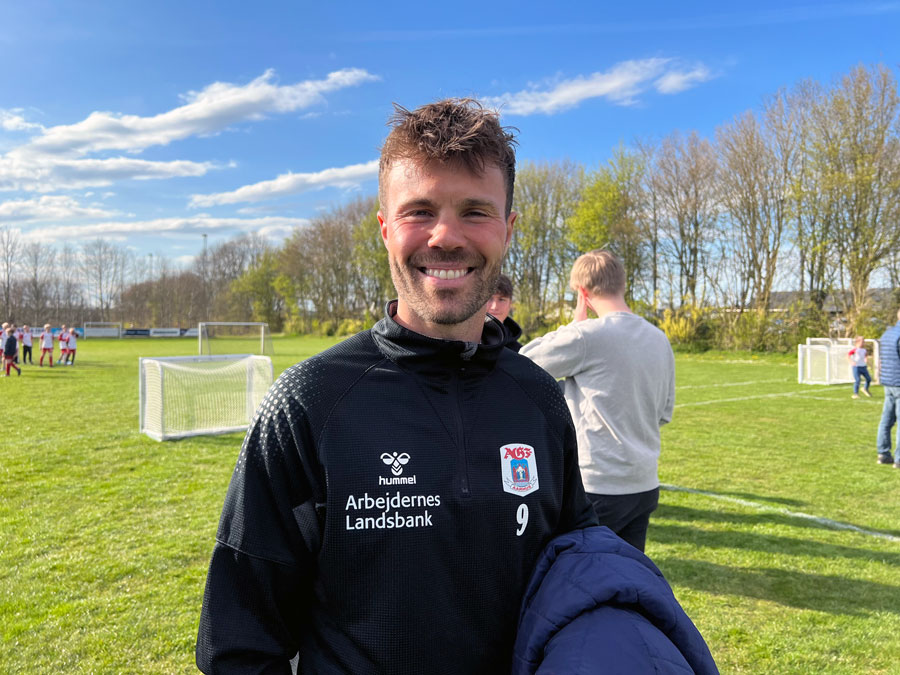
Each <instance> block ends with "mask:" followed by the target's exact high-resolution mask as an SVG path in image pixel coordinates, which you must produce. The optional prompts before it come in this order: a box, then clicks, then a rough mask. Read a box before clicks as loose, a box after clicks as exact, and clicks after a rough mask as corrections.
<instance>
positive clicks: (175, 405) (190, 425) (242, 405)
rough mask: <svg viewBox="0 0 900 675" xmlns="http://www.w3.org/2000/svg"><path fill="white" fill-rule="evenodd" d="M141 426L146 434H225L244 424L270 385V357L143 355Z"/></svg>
mask: <svg viewBox="0 0 900 675" xmlns="http://www.w3.org/2000/svg"><path fill="white" fill-rule="evenodd" d="M138 369H139V371H140V383H139V389H140V428H141V433H145V434H147V435H148V436H150V438H155V439H156V440H158V441H164V440H168V439H172V438H185V437H187V436H200V435H211V434H228V433H232V432H235V431H242V430H244V429H246V428H247V426H248V425H249V423H250V420H251V419H252V417H253V414H254V413H255V412H256V408H257V407H258V406H259V404H260V402H261V401H262V399H263V397H264V396H265V394H266V391H268V389H269V387H270V386H272V380H273V372H272V360H271V359H270V358H269V357H268V356H256V355H253V354H226V355H215V356H170V357H158V358H151V357H144V358H140V359H139V360H138Z"/></svg>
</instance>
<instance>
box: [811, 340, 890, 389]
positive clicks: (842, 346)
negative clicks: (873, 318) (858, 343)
mask: <svg viewBox="0 0 900 675" xmlns="http://www.w3.org/2000/svg"><path fill="white" fill-rule="evenodd" d="M863 345H864V346H865V348H866V350H867V351H868V353H869V355H870V356H871V358H870V360H869V364H870V366H871V367H870V374H871V375H872V380H873V381H874V382H876V383H878V382H879V377H878V376H879V361H878V359H879V352H878V349H879V344H878V340H870V339H866V340H864V341H863ZM851 349H853V344H852V341H851V340H849V339H848V338H838V339H835V340H832V339H830V338H807V340H806V344H805V345H797V382H799V383H800V384H850V383H852V382H853V369H852V366H851V364H850V360H849V358H848V355H849V353H850V350H851Z"/></svg>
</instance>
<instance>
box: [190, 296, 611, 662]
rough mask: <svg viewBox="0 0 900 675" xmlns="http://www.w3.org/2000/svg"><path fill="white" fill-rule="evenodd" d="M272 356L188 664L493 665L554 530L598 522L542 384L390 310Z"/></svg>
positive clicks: (540, 374) (501, 354)
mask: <svg viewBox="0 0 900 675" xmlns="http://www.w3.org/2000/svg"><path fill="white" fill-rule="evenodd" d="M394 307H395V305H393V304H391V305H389V311H388V316H386V317H385V318H384V319H382V320H381V321H380V322H379V323H378V324H377V325H376V326H375V327H374V328H372V330H371V331H366V332H363V333H360V334H358V335H356V336H354V337H352V338H349V339H348V340H346V341H344V342H342V343H340V344H338V345H335V346H334V347H332V348H331V349H329V350H327V351H325V352H323V353H322V354H319V355H318V356H315V357H313V358H311V359H309V360H307V361H304V362H303V363H300V364H298V365H296V366H293V367H291V368H289V369H288V370H286V371H285V372H284V373H283V374H282V375H281V376H280V377H279V378H278V381H277V382H276V383H275V384H274V385H273V387H272V388H271V390H270V391H269V393H268V395H267V396H266V398H265V400H264V401H263V403H262V405H261V406H260V409H259V411H258V412H257V415H256V418H255V419H254V421H253V423H252V424H251V427H250V430H249V432H248V434H247V437H246V439H245V441H244V445H243V448H242V449H241V453H240V456H239V458H238V461H237V466H236V467H235V471H234V475H233V477H232V480H231V485H230V487H229V490H228V495H227V497H226V501H225V506H224V509H223V511H222V518H221V522H220V524H219V531H218V535H217V537H216V539H217V543H216V546H215V549H214V552H213V556H212V561H211V563H210V569H209V575H208V578H207V585H206V594H205V597H204V601H203V612H202V616H201V620H200V631H199V637H198V641H197V664H198V666H199V667H200V668H201V670H204V671H205V672H251V671H252V672H266V673H269V672H272V673H274V672H285V673H287V672H289V670H288V669H287V668H288V665H287V664H288V659H289V658H290V657H291V656H293V655H294V654H295V653H296V652H297V651H298V650H299V652H300V672H301V673H307V672H308V673H317V674H318V673H332V672H352V673H430V674H432V673H433V674H439V673H500V672H508V671H509V667H510V660H511V651H512V645H513V641H514V637H515V631H516V622H517V618H518V614H519V606H520V602H521V596H522V592H523V589H524V587H525V584H526V583H527V581H528V578H529V575H530V574H531V571H532V568H533V566H534V563H535V561H536V559H537V557H538V555H539V554H540V552H541V550H542V549H543V548H544V545H545V544H546V543H547V542H548V541H549V540H550V539H551V538H553V537H554V536H556V535H558V534H561V533H564V532H568V531H570V530H572V529H576V528H580V527H586V526H588V525H592V524H595V523H596V520H595V517H594V514H593V510H592V508H591V506H590V504H589V502H588V501H587V500H586V498H585V496H584V491H583V488H582V486H581V475H580V473H579V470H578V462H577V453H576V448H575V433H574V429H573V427H572V423H571V420H570V417H569V413H568V409H567V408H566V404H565V401H564V399H563V397H562V395H561V393H560V391H559V387H558V386H557V384H556V382H555V381H554V380H553V378H551V377H550V376H549V375H547V373H545V372H544V371H543V370H541V369H540V368H538V367H537V366H536V365H534V364H533V363H532V362H531V361H529V360H528V359H526V358H524V357H520V356H518V355H517V354H515V353H513V352H512V351H510V350H508V349H504V347H503V337H502V336H503V335H504V331H503V330H502V328H501V325H500V323H499V322H498V321H496V320H494V319H491V320H489V321H488V322H486V323H485V330H484V334H483V336H482V343H481V344H471V343H464V342H456V341H445V340H436V339H432V338H428V337H425V336H422V335H419V334H417V333H414V332H412V331H409V330H407V329H405V328H403V327H402V326H400V325H399V324H397V323H396V322H395V321H394V320H393V318H391V314H392V313H393V309H394Z"/></svg>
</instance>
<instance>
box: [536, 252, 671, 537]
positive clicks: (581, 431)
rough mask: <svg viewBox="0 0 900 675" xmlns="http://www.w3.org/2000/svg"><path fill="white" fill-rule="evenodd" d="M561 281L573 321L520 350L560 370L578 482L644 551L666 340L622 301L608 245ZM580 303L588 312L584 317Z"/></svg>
mask: <svg viewBox="0 0 900 675" xmlns="http://www.w3.org/2000/svg"><path fill="white" fill-rule="evenodd" d="M569 283H570V286H571V288H572V290H574V291H575V293H576V295H577V303H576V306H575V318H574V321H572V323H570V324H568V325H565V326H561V327H560V328H558V329H557V330H555V331H552V332H550V333H547V334H546V335H544V336H543V337H540V338H537V339H536V340H533V341H531V342H529V343H528V344H526V345H525V346H524V347H522V349H521V351H520V352H519V353H520V354H522V355H523V356H527V357H528V358H530V359H531V360H532V361H534V362H535V363H537V364H538V365H539V366H541V367H542V368H544V370H546V371H547V372H548V373H550V374H551V375H552V376H553V377H556V378H563V377H564V378H566V380H565V383H564V392H565V396H566V402H567V403H568V405H569V412H571V414H572V419H573V420H574V422H575V430H576V435H577V438H578V459H579V465H580V467H581V477H582V480H583V482H584V489H585V492H587V493H588V497H589V498H590V500H591V501H592V502H593V504H594V510H595V511H596V512H597V517H598V518H599V520H600V524H601V525H606V526H607V527H609V528H610V529H611V530H612V531H613V532H615V533H616V534H618V535H619V536H620V537H621V538H622V539H624V540H625V541H627V542H628V543H629V544H631V545H632V546H634V547H635V548H638V549H640V550H641V551H643V550H644V546H645V543H646V539H647V528H648V525H649V522H650V514H651V513H652V512H653V511H654V510H655V509H656V507H657V505H658V503H659V477H658V474H657V464H658V461H659V452H660V427H661V426H662V425H663V424H666V423H667V422H669V421H670V420H671V419H672V411H673V408H674V405H675V358H674V356H673V354H672V347H671V346H670V345H669V341H668V339H667V338H666V335H665V333H663V332H662V331H661V330H659V329H658V328H656V327H655V326H654V325H652V324H651V323H649V322H648V321H646V320H644V319H642V318H641V317H639V316H637V315H636V314H633V313H632V312H631V310H630V309H629V308H628V305H627V304H626V303H625V268H624V267H623V266H622V263H621V261H620V260H619V259H618V258H617V257H616V256H614V255H613V254H611V253H610V252H609V251H604V250H602V249H597V250H594V251H591V252H589V253H585V254H584V255H583V256H581V257H580V258H578V260H576V261H575V264H574V266H573V267H572V273H571V276H570V282H569ZM588 309H591V310H593V312H594V313H595V314H596V315H597V318H596V319H588Z"/></svg>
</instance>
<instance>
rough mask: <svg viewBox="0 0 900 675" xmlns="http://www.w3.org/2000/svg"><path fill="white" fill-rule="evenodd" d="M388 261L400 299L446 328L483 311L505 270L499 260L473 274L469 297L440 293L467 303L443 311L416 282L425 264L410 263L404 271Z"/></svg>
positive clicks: (451, 292) (425, 318) (455, 292)
mask: <svg viewBox="0 0 900 675" xmlns="http://www.w3.org/2000/svg"><path fill="white" fill-rule="evenodd" d="M504 257H505V256H504ZM388 262H389V263H390V268H391V279H392V280H393V282H394V288H395V289H396V290H397V295H398V296H399V297H400V299H402V300H403V301H404V302H405V303H406V304H407V305H408V306H409V308H410V309H411V310H412V311H413V312H414V313H415V314H416V316H418V317H419V318H421V319H422V320H423V321H426V322H428V323H434V324H438V325H443V326H452V325H456V324H460V323H463V322H465V321H467V320H468V319H471V318H472V317H473V316H474V315H475V314H476V313H477V312H478V311H479V310H480V309H482V308H483V307H484V306H485V305H486V304H487V301H488V300H490V299H491V296H493V295H494V290H495V288H496V286H497V280H498V279H499V278H500V270H501V269H502V268H503V258H500V259H499V260H497V261H496V262H495V263H494V264H493V265H491V266H490V267H482V266H476V269H475V271H474V272H472V274H473V275H475V276H476V279H475V282H476V283H475V284H474V288H473V289H472V291H471V293H469V294H468V296H464V295H463V294H462V293H461V292H460V291H443V292H441V291H438V292H437V294H436V295H437V297H438V298H440V297H442V296H444V297H452V296H454V295H456V296H459V298H458V301H459V302H462V303H463V304H462V305H461V306H458V307H456V306H451V307H449V308H447V309H443V308H442V307H441V306H439V305H438V304H437V303H436V302H434V300H433V299H432V297H430V295H429V294H428V293H426V291H425V287H424V284H417V283H416V280H417V279H418V275H419V274H420V272H419V270H418V267H421V266H422V265H413V264H412V263H407V264H406V265H404V266H403V267H402V268H401V266H400V263H398V262H397V261H396V260H395V259H394V258H393V257H389V258H388ZM417 262H418V261H417ZM431 262H434V261H431ZM481 262H482V264H483V262H484V258H482V259H481Z"/></svg>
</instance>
